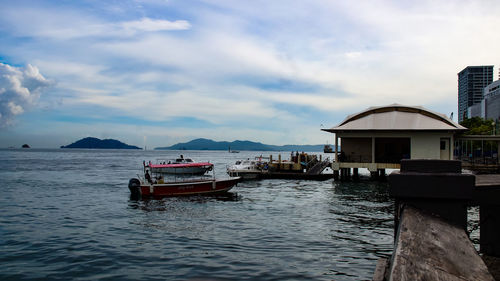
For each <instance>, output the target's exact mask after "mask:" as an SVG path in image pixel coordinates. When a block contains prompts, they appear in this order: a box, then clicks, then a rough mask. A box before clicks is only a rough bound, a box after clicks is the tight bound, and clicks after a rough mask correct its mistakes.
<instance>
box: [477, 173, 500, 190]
mask: <svg viewBox="0 0 500 281" xmlns="http://www.w3.org/2000/svg"><path fill="white" fill-rule="evenodd" d="M476 186H478V187H483V186H500V175H498V174H481V175H476Z"/></svg>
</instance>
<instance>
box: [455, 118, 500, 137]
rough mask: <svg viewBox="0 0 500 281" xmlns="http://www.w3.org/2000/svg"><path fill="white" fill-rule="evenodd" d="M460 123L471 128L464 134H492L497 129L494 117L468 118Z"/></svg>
mask: <svg viewBox="0 0 500 281" xmlns="http://www.w3.org/2000/svg"><path fill="white" fill-rule="evenodd" d="M460 125H462V126H464V127H466V128H467V129H469V130H468V131H467V132H465V133H464V135H491V134H492V133H493V132H494V130H495V122H494V121H493V120H492V119H486V120H485V119H483V118H481V117H472V118H466V119H464V120H463V121H462V122H460Z"/></svg>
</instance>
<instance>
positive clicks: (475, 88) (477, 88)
mask: <svg viewBox="0 0 500 281" xmlns="http://www.w3.org/2000/svg"><path fill="white" fill-rule="evenodd" d="M492 82H493V65H482V66H467V67H466V68H464V69H463V70H462V71H460V72H459V73H458V122H462V120H464V119H465V118H466V117H467V108H468V107H469V106H472V105H474V104H476V103H480V102H481V100H482V99H483V89H484V87H486V86H488V85H489V84H491V83H492Z"/></svg>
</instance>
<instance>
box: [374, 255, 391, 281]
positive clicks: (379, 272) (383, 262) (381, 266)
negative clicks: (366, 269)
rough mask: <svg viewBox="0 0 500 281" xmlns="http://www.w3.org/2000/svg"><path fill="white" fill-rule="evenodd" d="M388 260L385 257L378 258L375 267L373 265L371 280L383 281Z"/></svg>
mask: <svg viewBox="0 0 500 281" xmlns="http://www.w3.org/2000/svg"><path fill="white" fill-rule="evenodd" d="M388 264H389V261H388V260H387V259H385V258H379V259H378V261H377V267H375V272H374V273H373V278H372V281H384V280H385V272H386V270H387V265H388Z"/></svg>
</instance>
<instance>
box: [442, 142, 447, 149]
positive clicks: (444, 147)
mask: <svg viewBox="0 0 500 281" xmlns="http://www.w3.org/2000/svg"><path fill="white" fill-rule="evenodd" d="M441 150H446V142H445V141H441Z"/></svg>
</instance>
